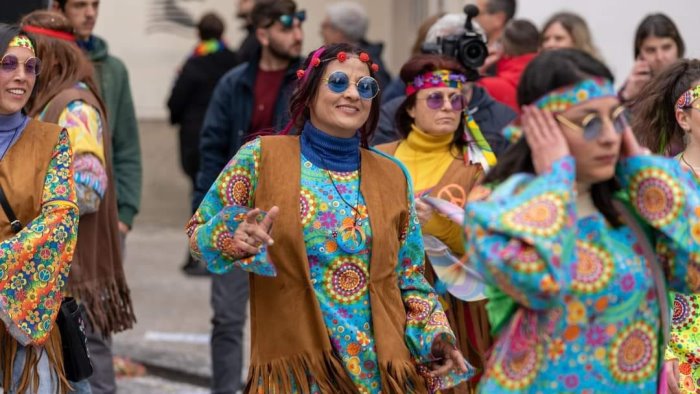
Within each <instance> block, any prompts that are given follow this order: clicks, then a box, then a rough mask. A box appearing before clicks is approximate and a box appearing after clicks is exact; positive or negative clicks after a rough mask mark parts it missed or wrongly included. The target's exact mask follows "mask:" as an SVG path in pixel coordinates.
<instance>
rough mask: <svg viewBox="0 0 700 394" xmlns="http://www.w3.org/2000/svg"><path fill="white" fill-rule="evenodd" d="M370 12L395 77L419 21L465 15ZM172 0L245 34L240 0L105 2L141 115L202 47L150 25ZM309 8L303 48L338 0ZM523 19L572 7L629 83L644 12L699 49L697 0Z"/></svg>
mask: <svg viewBox="0 0 700 394" xmlns="http://www.w3.org/2000/svg"><path fill="white" fill-rule="evenodd" d="M356 1H358V2H360V3H361V4H363V5H364V6H365V7H367V9H368V11H369V14H370V18H371V20H370V30H369V33H368V38H369V39H370V40H379V41H384V43H385V50H384V60H385V61H386V63H387V65H388V68H389V69H390V70H391V71H392V72H393V73H394V74H395V73H396V72H397V70H398V69H399V68H400V66H401V64H402V63H403V62H404V61H405V60H406V59H405V57H406V56H407V55H408V51H409V47H410V46H411V45H412V43H413V40H414V38H415V35H416V32H415V28H416V27H417V26H418V24H419V23H420V20H422V18H424V17H425V16H427V15H430V14H431V13H433V12H436V11H437V10H439V9H440V7H443V8H444V9H445V10H446V11H449V12H462V11H461V9H462V7H463V5H464V4H465V3H466V1H465V0H356ZM163 2H172V3H175V4H177V5H178V6H179V7H182V8H183V9H185V10H187V11H189V12H190V13H191V14H192V16H193V17H194V19H195V20H196V19H198V18H199V17H200V16H201V15H202V14H203V13H204V12H206V11H210V10H215V11H217V12H218V13H219V14H220V15H221V16H222V17H224V18H225V21H226V22H227V27H228V28H227V33H226V36H227V40H228V42H229V43H231V44H232V46H234V47H235V46H237V44H238V42H239V41H240V40H241V39H242V38H243V35H244V32H243V31H241V30H240V23H239V21H237V20H236V19H235V17H234V13H235V9H236V3H237V0H102V1H101V3H100V7H101V10H100V16H99V19H98V23H97V27H96V30H95V32H96V34H98V35H101V36H102V37H104V38H106V39H107V41H108V43H109V45H110V51H111V53H112V54H114V55H116V56H119V57H120V58H121V59H122V60H123V61H124V62H125V63H126V65H127V67H128V68H129V71H130V76H131V88H132V92H133V95H134V100H135V103H136V111H137V115H138V116H139V118H156V119H159V118H160V119H164V118H165V117H166V115H167V112H166V108H165V102H166V100H167V97H168V94H169V92H170V87H171V84H172V81H173V78H174V76H175V73H176V71H177V69H178V67H179V66H180V65H181V64H182V62H183V61H184V59H185V58H186V56H187V55H188V54H189V53H190V51H191V50H192V48H193V46H194V45H195V44H196V34H195V31H194V30H193V29H192V30H188V29H182V28H180V29H175V30H168V31H162V30H155V31H154V30H149V26H151V27H153V24H152V23H150V24H149V20H152V18H153V17H154V14H153V12H154V10H155V7H154V5H155V4H159V3H163ZM297 2H298V4H299V5H300V7H301V8H305V9H306V10H307V14H308V19H307V22H306V23H305V25H304V31H305V35H306V37H305V42H304V53H307V52H308V51H310V50H312V49H314V48H316V47H318V46H319V45H321V38H320V36H319V30H320V23H321V20H322V18H323V15H324V13H325V7H326V5H327V4H329V3H330V2H331V0H297ZM519 2H520V4H519V9H518V12H517V17H519V18H528V19H530V20H532V21H533V22H534V23H535V24H537V25H538V26H541V25H542V23H543V22H544V21H545V20H546V19H547V18H548V17H549V15H551V14H552V13H554V12H557V11H560V10H564V9H566V10H570V11H573V12H577V13H579V14H581V15H582V16H583V17H584V18H586V19H587V21H588V23H589V25H590V27H591V30H592V33H593V37H594V40H595V43H596V45H597V46H598V49H599V50H600V51H601V53H602V55H603V57H604V58H605V60H606V61H607V62H608V63H609V65H610V66H611V68H612V70H613V72H614V73H615V75H616V77H617V80H618V84H619V83H621V82H622V80H623V79H624V78H625V76H626V74H627V73H628V72H629V69H630V67H631V65H632V62H633V59H632V57H633V53H632V45H633V39H634V30H635V28H636V25H637V24H638V23H639V21H640V20H641V19H642V18H643V17H644V15H646V14H648V13H650V12H658V11H663V12H665V13H666V14H668V15H669V16H670V17H671V18H672V19H673V20H675V21H676V23H677V24H678V27H679V29H680V30H681V33H682V34H683V36H684V37H685V39H686V44H687V51H686V56H689V57H694V56H698V54H700V41H697V42H696V41H694V40H691V38H693V37H694V34H695V33H696V32H697V31H698V27H697V25H695V23H697V22H696V21H695V19H697V15H699V14H700V1H698V0H666V1H663V0H586V1H573V0H520V1H519Z"/></svg>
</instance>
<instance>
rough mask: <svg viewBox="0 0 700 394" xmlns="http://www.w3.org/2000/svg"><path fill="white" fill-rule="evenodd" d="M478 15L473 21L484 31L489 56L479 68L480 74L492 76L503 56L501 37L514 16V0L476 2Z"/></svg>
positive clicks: (515, 5) (481, 0) (479, 0)
mask: <svg viewBox="0 0 700 394" xmlns="http://www.w3.org/2000/svg"><path fill="white" fill-rule="evenodd" d="M476 6H477V7H478V8H479V13H478V16H476V18H474V20H476V22H477V23H478V24H479V26H481V28H482V29H484V32H485V33H486V40H487V41H486V42H487V43H488V48H489V56H488V57H487V58H486V60H485V61H484V64H483V66H482V67H481V74H484V75H494V74H495V73H496V68H495V66H496V63H497V62H498V60H499V59H500V58H501V56H502V55H503V47H502V44H501V36H503V31H504V30H505V28H506V24H508V21H510V20H511V19H513V17H514V16H515V10H516V7H517V4H516V0H476Z"/></svg>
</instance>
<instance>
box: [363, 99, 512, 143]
mask: <svg viewBox="0 0 700 394" xmlns="http://www.w3.org/2000/svg"><path fill="white" fill-rule="evenodd" d="M405 99H406V96H400V97H396V98H395V99H393V100H390V101H389V102H386V103H384V104H382V108H381V114H380V116H379V125H378V126H377V130H376V131H375V133H374V136H373V137H372V141H371V144H370V145H379V144H384V143H387V142H392V141H396V140H398V139H400V138H401V136H400V135H399V134H398V132H397V131H396V123H395V121H394V117H395V115H396V111H397V110H398V109H399V106H401V103H403V101H404V100H405ZM467 110H468V111H469V112H471V113H472V114H473V115H472V116H473V117H474V121H475V122H476V124H478V125H479V128H480V129H481V132H482V133H483V134H484V138H486V140H487V141H488V143H489V145H491V149H493V152H494V153H495V154H496V156H499V155H500V154H501V153H503V151H505V150H506V148H508V141H507V140H506V139H505V137H504V136H503V129H504V128H505V127H506V126H507V125H508V124H509V123H510V122H512V121H513V119H515V117H516V114H515V112H513V110H512V109H510V108H508V106H506V105H505V104H501V103H499V102H498V101H496V100H494V99H493V98H492V97H491V96H489V94H488V93H486V90H484V88H482V87H480V86H474V89H473V91H472V99H471V100H470V101H469V108H468V109H467Z"/></svg>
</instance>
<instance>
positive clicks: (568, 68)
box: [484, 49, 620, 226]
mask: <svg viewBox="0 0 700 394" xmlns="http://www.w3.org/2000/svg"><path fill="white" fill-rule="evenodd" d="M594 77H601V78H605V79H609V80H611V81H612V80H613V76H612V73H611V72H610V70H609V69H608V68H607V67H606V66H605V65H604V64H603V63H601V62H600V61H598V60H596V59H595V58H594V57H593V56H591V55H589V54H588V53H586V52H584V51H581V50H578V49H558V50H556V51H545V52H542V53H541V54H539V55H538V56H537V57H536V58H534V59H533V60H532V61H531V62H530V64H528V66H527V67H526V68H525V72H524V73H523V75H522V77H521V79H520V85H519V86H518V103H519V104H520V105H521V106H522V105H530V104H532V103H534V102H535V101H537V99H539V98H540V97H542V96H544V95H546V94H547V93H549V92H551V91H553V90H556V89H559V88H561V87H565V86H569V85H574V84H576V83H578V82H581V81H583V80H584V79H588V78H594ZM521 172H525V173H531V174H534V173H535V169H534V166H533V164H532V151H531V150H530V146H529V145H528V144H527V141H525V138H521V139H520V141H518V142H517V143H515V144H514V145H512V146H511V147H510V148H509V149H508V150H506V152H505V153H503V155H501V157H499V158H498V164H496V166H495V167H494V168H492V169H491V171H489V172H488V174H487V175H486V178H485V179H484V183H487V184H498V183H501V182H503V181H505V180H506V179H508V178H509V177H510V176H511V175H513V174H516V173H521ZM617 190H619V185H618V183H617V181H616V180H615V178H612V179H609V180H607V181H603V182H599V183H595V184H593V185H592V186H591V196H592V197H593V203H594V204H595V206H596V208H598V210H599V211H600V212H601V213H602V214H603V215H604V216H605V218H606V219H607V220H608V222H610V223H611V224H613V225H615V226H618V225H620V220H619V218H618V213H617V212H616V210H615V208H614V207H613V205H612V199H613V195H614V193H615V192H616V191H617Z"/></svg>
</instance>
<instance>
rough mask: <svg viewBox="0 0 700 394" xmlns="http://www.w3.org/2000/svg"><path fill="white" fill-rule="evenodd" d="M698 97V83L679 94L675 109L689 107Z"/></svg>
mask: <svg viewBox="0 0 700 394" xmlns="http://www.w3.org/2000/svg"><path fill="white" fill-rule="evenodd" d="M698 98H700V85H697V86H695V87H692V88H690V89H688V90H686V91H685V93H683V94H681V96H680V97H678V100H676V110H677V111H679V110H683V109H686V108H689V107H690V106H691V105H692V104H693V102H694V101H695V100H697V99H698Z"/></svg>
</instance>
